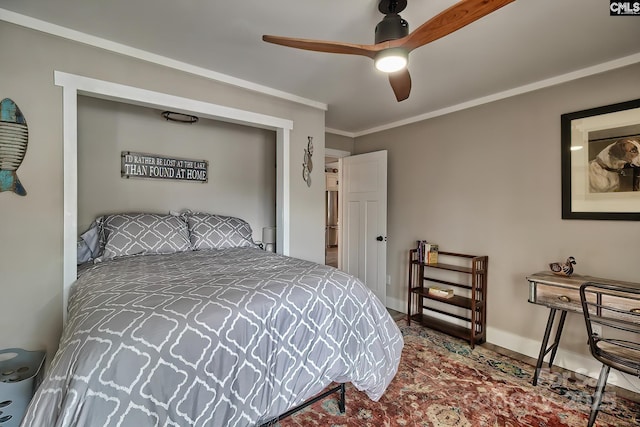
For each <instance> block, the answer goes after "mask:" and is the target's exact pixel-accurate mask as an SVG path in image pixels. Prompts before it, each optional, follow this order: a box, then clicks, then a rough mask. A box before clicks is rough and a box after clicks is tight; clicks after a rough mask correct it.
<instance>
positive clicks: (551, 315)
mask: <svg viewBox="0 0 640 427" xmlns="http://www.w3.org/2000/svg"><path fill="white" fill-rule="evenodd" d="M550 310H551V311H550V312H549V319H548V320H547V327H546V328H545V330H544V337H543V338H542V344H541V345H540V354H539V355H538V362H537V363H536V370H535V372H534V373H533V381H532V382H531V383H532V384H533V385H537V384H538V375H540V370H541V369H542V364H543V363H544V357H545V356H546V355H547V353H549V352H551V357H550V358H549V368H551V366H552V365H553V360H554V359H555V357H556V353H557V351H558V345H559V344H560V336H561V335H562V328H563V327H564V321H565V319H566V318H567V312H566V311H565V310H560V311H561V314H560V320H559V322H558V328H557V330H556V335H555V338H554V341H553V344H551V345H550V346H549V347H547V345H548V344H549V337H550V336H551V330H552V329H553V321H554V320H555V316H556V311H557V310H558V309H556V308H551V309H550Z"/></svg>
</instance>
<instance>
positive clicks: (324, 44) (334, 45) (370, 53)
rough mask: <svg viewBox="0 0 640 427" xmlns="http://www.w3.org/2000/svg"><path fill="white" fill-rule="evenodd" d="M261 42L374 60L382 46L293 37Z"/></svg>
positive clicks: (267, 38) (273, 38)
mask: <svg viewBox="0 0 640 427" xmlns="http://www.w3.org/2000/svg"><path fill="white" fill-rule="evenodd" d="M262 40H264V41H266V42H268V43H274V44H279V45H281V46H287V47H293V48H296V49H304V50H312V51H315V52H326V53H342V54H346V55H361V56H366V57H369V58H374V57H375V55H376V53H378V51H380V50H381V49H382V46H377V45H365V44H353V43H341V42H332V41H324V40H310V39H298V38H293V37H280V36H270V35H264V36H262Z"/></svg>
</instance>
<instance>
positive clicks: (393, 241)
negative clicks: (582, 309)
mask: <svg viewBox="0 0 640 427" xmlns="http://www.w3.org/2000/svg"><path fill="white" fill-rule="evenodd" d="M634 98H640V64H636V65H633V66H630V67H626V68H623V69H619V70H615V71H610V72H607V73H604V74H600V75H595V76H591V77H588V78H583V79H580V80H575V81H573V82H570V83H566V84H562V85H559V86H555V87H549V88H546V89H543V90H538V91H536V92H532V93H527V94H524V95H520V96H516V97H512V98H509V99H505V100H501V101H497V102H493V103H490V104H486V105H482V106H479V107H475V108H472V109H468V110H464V111H460V112H456V113H452V114H449V115H446V116H442V117H437V118H433V119H430V120H426V121H422V122H419V123H415V124H411V125H407V126H403V127H400V128H395V129H391V130H388V131H384V132H379V133H376V134H371V135H367V136H362V137H359V138H356V142H355V150H356V153H357V154H359V153H365V152H370V151H376V150H381V149H386V150H388V154H389V169H388V170H389V177H388V183H389V190H388V196H389V202H388V206H389V216H388V236H389V244H388V272H389V274H390V275H391V278H392V280H391V282H392V284H391V286H390V288H389V289H388V290H387V295H388V296H389V299H388V301H387V303H388V306H391V307H394V308H398V309H401V310H403V311H406V303H405V301H406V289H405V287H406V283H407V281H406V277H407V266H406V258H407V250H408V249H409V248H412V247H413V246H414V244H415V240H416V239H428V240H430V241H432V242H434V243H438V244H439V245H440V248H441V249H442V250H445V251H452V252H462V253H470V254H478V255H488V256H489V291H488V326H489V329H488V341H489V342H493V343H495V344H498V345H501V346H504V347H507V348H510V349H513V350H515V351H519V352H521V353H524V354H529V355H531V356H537V351H538V345H539V342H540V340H541V338H542V334H543V332H544V325H545V322H546V317H547V315H548V311H547V310H546V309H544V308H542V307H540V306H536V305H533V304H529V303H527V281H526V279H525V276H527V275H528V274H531V273H534V272H536V271H541V270H545V269H547V268H548V263H549V262H553V261H561V260H564V259H566V258H567V257H568V256H574V257H575V258H576V259H577V262H578V264H577V265H576V270H577V272H578V273H580V274H587V275H592V276H597V277H605V278H612V279H618V280H626V281H633V282H640V263H639V262H638V254H639V253H640V224H638V223H636V222H620V221H584V220H562V219H561V188H560V182H561V177H560V115H561V114H563V113H568V112H573V111H578V110H582V109H587V108H592V107H597V106H602V105H607V104H612V103H616V102H621V101H626V100H631V99H634ZM567 322H568V323H567V325H566V326H565V333H564V334H563V337H562V344H561V351H560V353H559V355H558V359H559V361H560V363H565V362H566V363H567V364H570V363H569V362H570V361H568V360H567V361H563V359H564V358H571V357H574V356H575V354H577V355H585V360H586V359H587V357H586V355H588V349H587V346H586V332H585V328H584V324H583V322H584V321H583V319H582V317H581V316H579V315H575V314H571V315H569V317H568V319H567ZM566 351H568V352H569V353H566ZM579 363H582V362H579ZM573 367H574V368H575V366H573Z"/></svg>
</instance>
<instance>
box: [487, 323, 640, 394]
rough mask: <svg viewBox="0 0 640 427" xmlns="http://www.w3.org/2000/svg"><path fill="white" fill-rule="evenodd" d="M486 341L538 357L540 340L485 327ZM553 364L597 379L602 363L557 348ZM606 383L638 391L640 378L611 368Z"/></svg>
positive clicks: (535, 358)
mask: <svg viewBox="0 0 640 427" xmlns="http://www.w3.org/2000/svg"><path fill="white" fill-rule="evenodd" d="M487 342H489V343H491V344H494V345H497V346H499V347H502V348H505V349H507V350H511V351H514V352H516V353H519V354H522V355H525V356H529V357H532V358H533V359H534V360H537V359H538V354H539V353H540V345H541V342H540V341H537V340H533V339H530V338H525V337H522V336H520V335H515V334H512V333H510V332H506V331H503V330H501V329H497V328H491V327H488V328H487ZM553 364H554V366H559V367H561V368H564V369H567V370H569V371H573V372H576V373H578V374H581V375H585V376H588V377H590V378H594V379H597V378H598V375H599V374H600V368H601V367H602V364H601V363H600V362H598V361H597V360H596V359H594V358H592V357H589V356H584V355H582V354H578V353H575V352H572V351H567V350H563V349H562V347H560V348H559V349H558V353H557V354H556V358H555V360H554V361H553ZM607 384H611V385H615V386H617V387H620V388H623V389H625V390H628V391H631V392H633V393H640V378H637V377H634V376H631V375H627V374H624V373H622V372H619V371H616V370H615V369H612V370H611V372H610V373H609V378H608V380H607Z"/></svg>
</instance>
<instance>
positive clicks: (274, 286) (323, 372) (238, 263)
mask: <svg viewBox="0 0 640 427" xmlns="http://www.w3.org/2000/svg"><path fill="white" fill-rule="evenodd" d="M144 215H148V214H144ZM162 218H163V219H166V217H162ZM194 218H195V219H194ZM204 218H205V221H204V222H205V223H206V225H207V226H206V227H200V231H201V233H200V234H199V231H198V224H200V225H202V221H201V222H200V223H198V222H197V221H196V220H197V219H198V218H196V217H193V216H192V217H190V218H187V219H185V220H184V223H185V224H186V234H185V232H184V230H182V225H179V226H178V228H180V233H179V234H180V236H179V237H178V238H176V236H175V235H173V234H175V233H173V234H172V233H171V232H169V233H167V234H166V235H163V236H162V237H161V238H158V237H157V236H156V237H152V238H149V237H148V236H149V233H150V232H149V229H150V228H153V229H155V230H156V231H157V230H158V229H160V228H159V227H158V225H157V224H155V225H152V226H150V227H148V224H147V223H142V225H140V224H137V227H133V226H131V224H132V222H131V221H129V220H128V219H127V220H125V221H124V222H125V223H126V226H127V227H128V228H129V231H128V233H129V236H128V237H127V238H126V239H120V241H119V242H117V243H118V244H117V245H115V244H113V245H111V247H109V245H108V244H107V245H105V244H104V242H103V243H102V244H101V245H102V248H101V256H99V257H97V258H96V260H95V261H99V262H94V263H87V264H85V265H83V266H82V267H81V268H80V269H79V277H78V280H77V281H76V283H75V284H74V285H73V288H72V291H71V296H70V298H69V304H68V307H69V309H68V320H67V323H66V325H65V328H64V330H63V334H62V337H61V341H60V346H59V349H58V351H57V353H56V355H55V356H54V358H53V360H52V362H51V365H50V368H49V369H48V371H47V374H46V376H45V378H44V380H43V382H42V383H41V384H40V386H39V388H38V390H37V392H36V394H35V396H34V398H33V399H32V402H31V405H30V407H29V409H28V411H27V413H26V415H25V417H24V420H23V424H22V425H23V426H52V427H53V426H59V427H67V426H69V427H70V426H78V427H80V426H107V425H108V426H136V427H144V426H181V427H182V426H256V425H261V424H263V423H266V422H270V421H271V420H274V419H276V418H277V417H278V416H279V415H280V414H283V413H285V412H286V411H287V410H289V409H291V408H292V407H296V406H297V405H299V404H301V403H303V402H304V401H307V400H308V399H309V398H311V397H313V396H314V395H317V394H318V393H319V392H321V391H322V390H323V389H325V388H326V387H327V386H329V385H330V384H332V383H346V382H350V383H352V384H353V386H354V387H356V388H357V389H359V390H362V391H364V392H366V393H367V395H368V396H369V397H370V398H371V399H373V400H378V399H379V398H380V397H381V395H382V394H383V393H384V391H385V389H386V387H387V386H388V384H389V382H390V381H391V380H392V379H393V377H394V375H395V373H396V371H397V368H398V363H399V361H400V353H401V350H402V347H403V340H402V336H401V334H400V332H399V330H398V328H397V326H396V324H395V322H394V321H393V320H392V319H391V317H390V316H389V314H388V313H387V311H386V309H385V307H384V306H383V305H382V303H381V302H380V301H379V300H378V299H377V298H376V297H375V296H374V295H373V294H372V292H371V291H370V290H369V289H367V288H366V286H364V285H363V284H362V283H361V282H360V281H359V280H358V279H356V278H355V277H353V276H351V275H348V274H346V273H344V272H341V271H339V270H337V269H334V268H332V267H328V266H324V265H319V264H316V263H312V262H308V261H303V260H300V259H296V258H291V257H286V256H282V255H278V254H274V253H271V252H268V251H264V250H262V249H260V248H258V247H256V245H255V244H254V243H253V241H252V240H251V237H250V228H249V231H248V233H249V234H248V235H247V230H246V227H248V225H246V227H245V225H243V224H241V227H237V226H233V225H231V226H230V225H229V224H227V227H226V228H225V227H222V228H221V227H217V229H218V231H219V230H221V229H223V228H224V229H225V230H228V229H233V230H235V231H233V232H232V233H227V234H226V235H225V236H224V238H222V239H221V238H220V234H221V233H218V235H216V236H214V237H213V238H212V237H211V229H212V227H211V216H210V215H207V216H204ZM120 219H122V218H120ZM189 221H191V222H189ZM216 221H218V222H216V226H219V225H220V221H219V218H218V219H216ZM240 221H241V220H240ZM121 222H122V221H121ZM174 222H175V221H174ZM115 223H116V225H115V226H114V225H113V224H112V226H111V232H110V236H107V237H106V239H107V240H111V241H114V242H116V241H118V239H116V237H117V236H118V233H116V232H114V229H118V227H120V228H122V229H124V228H123V227H122V224H120V223H118V221H115ZM105 224H106V225H108V221H104V223H103V224H102V226H101V227H102V228H103V229H107V231H108V228H109V227H108V226H106V225H105ZM245 224H246V223H245ZM174 225H175V224H174ZM163 227H164V228H162V230H163V232H164V231H166V229H167V228H171V227H167V226H163ZM243 227H244V229H243ZM99 228H100V227H99ZM134 229H135V230H136V231H135V233H137V234H136V236H138V237H135V236H134V237H131V235H130V234H131V232H132V231H131V230H134ZM213 229H215V227H213ZM239 229H243V230H241V231H242V233H240V234H243V233H244V237H242V238H237V235H238V233H237V231H238V230H239ZM207 233H209V236H208V237H207V239H203V238H202V236H203V235H204V234H207ZM107 234H109V233H107ZM125 234H126V233H125ZM214 234H215V233H214ZM230 235H233V236H235V237H236V238H237V239H236V240H237V241H236V242H232V243H228V242H229V241H230V240H233V239H232V238H230V237H229V236H230ZM140 236H147V237H146V238H147V239H151V240H153V241H154V243H153V245H151V246H154V245H155V246H154V248H155V249H153V250H148V247H149V245H147V249H145V245H146V243H144V242H143V243H140V240H141V237H140ZM167 236H170V237H171V238H173V241H172V243H171V244H169V245H168V246H170V247H171V248H169V249H167V248H165V249H162V248H161V246H162V245H160V246H159V245H157V241H158V240H162V243H163V244H164V243H166V241H167ZM120 237H122V236H120ZM184 238H186V239H187V242H188V245H187V246H186V247H187V249H184V250H183V249H179V250H175V247H179V248H184V247H185V246H184V245H183V242H182V240H181V239H184ZM104 239H105V237H104V236H102V237H101V240H104ZM216 239H217V242H214V243H215V244H211V242H212V241H215V240H216ZM169 240H170V239H169ZM221 240H224V242H226V243H223V244H220V241H221ZM125 241H126V242H125ZM123 242H124V243H126V245H128V246H129V248H128V249H126V248H125V249H123V250H121V249H122V248H123V247H124V246H125V245H124V244H123ZM132 242H134V243H135V245H137V246H135V245H134V244H133V243H132ZM116 246H119V247H116ZM165 246H166V245H165ZM141 248H142V249H141ZM158 248H160V249H158ZM194 248H197V250H194Z"/></svg>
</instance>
